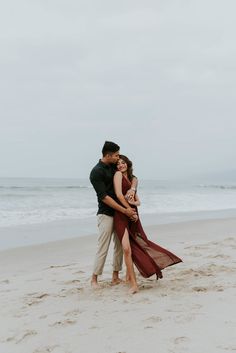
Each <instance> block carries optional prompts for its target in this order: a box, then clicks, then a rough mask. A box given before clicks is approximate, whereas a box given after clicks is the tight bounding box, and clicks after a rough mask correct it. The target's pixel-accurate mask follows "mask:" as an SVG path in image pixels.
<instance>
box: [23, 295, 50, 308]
mask: <svg viewBox="0 0 236 353" xmlns="http://www.w3.org/2000/svg"><path fill="white" fill-rule="evenodd" d="M35 294H37V293H33V294H28V296H30V297H31V296H32V295H33V298H32V299H31V300H30V301H28V302H27V305H29V306H31V305H35V304H39V303H42V301H43V300H42V299H45V298H47V297H49V296H50V295H49V294H48V293H41V294H39V293H38V295H35ZM27 300H28V299H27Z"/></svg>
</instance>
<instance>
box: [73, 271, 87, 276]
mask: <svg viewBox="0 0 236 353" xmlns="http://www.w3.org/2000/svg"><path fill="white" fill-rule="evenodd" d="M83 273H85V272H84V271H76V272H73V275H78V274H83Z"/></svg>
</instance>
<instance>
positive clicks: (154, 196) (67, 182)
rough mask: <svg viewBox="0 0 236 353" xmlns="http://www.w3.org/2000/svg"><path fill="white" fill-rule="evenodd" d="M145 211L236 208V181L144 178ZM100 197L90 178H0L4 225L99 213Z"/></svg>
mask: <svg viewBox="0 0 236 353" xmlns="http://www.w3.org/2000/svg"><path fill="white" fill-rule="evenodd" d="M138 194H139V197H140V200H141V206H140V208H139V211H140V214H142V215H151V214H155V215H157V217H158V215H166V216H168V214H172V213H186V212H199V211H216V210H228V209H236V183H229V182H227V183H226V182H225V183H218V184H216V183H197V182H193V181H191V180H187V181H176V182H174V181H165V180H162V181H161V180H159V181H158V180H139V185H138ZM96 211H97V200H96V195H95V192H94V190H93V187H92V185H91V184H90V182H89V180H86V179H52V178H50V179H49V178H48V179H47V178H0V231H1V227H4V228H6V227H13V226H17V225H28V224H46V223H48V222H51V221H58V220H76V219H77V220H78V219H88V218H91V217H95V215H96Z"/></svg>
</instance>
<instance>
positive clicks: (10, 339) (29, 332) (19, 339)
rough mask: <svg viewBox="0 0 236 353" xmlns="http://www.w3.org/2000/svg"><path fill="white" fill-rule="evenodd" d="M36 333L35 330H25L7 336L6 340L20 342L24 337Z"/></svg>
mask: <svg viewBox="0 0 236 353" xmlns="http://www.w3.org/2000/svg"><path fill="white" fill-rule="evenodd" d="M35 335H37V332H36V331H35V330H27V331H25V332H24V333H23V334H19V335H16V336H12V337H8V338H7V339H6V342H12V341H13V342H15V343H20V342H22V341H23V340H25V339H26V338H29V337H30V336H35Z"/></svg>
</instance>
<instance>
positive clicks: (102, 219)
mask: <svg viewBox="0 0 236 353" xmlns="http://www.w3.org/2000/svg"><path fill="white" fill-rule="evenodd" d="M119 150H120V147H119V146H118V145H117V144H116V143H114V142H110V141H105V143H104V146H103V148H102V159H100V160H99V162H98V163H97V164H96V165H95V167H94V168H93V169H92V171H91V173H90V181H91V183H92V185H93V187H94V189H95V191H96V194H97V199H98V212H97V217H98V229H99V237H98V245H97V252H96V256H95V263H94V269H93V274H92V279H91V285H92V287H93V288H94V289H96V288H99V285H98V276H99V275H101V274H102V272H103V268H104V265H105V261H106V257H107V253H108V249H109V245H110V241H111V237H112V234H113V232H114V229H113V215H114V210H117V211H120V212H122V213H124V214H125V215H126V216H128V217H130V218H131V219H132V220H133V221H135V220H137V213H136V211H135V209H133V208H131V207H130V206H127V208H125V207H124V206H121V205H120V204H119V203H117V201H116V195H115V191H114V187H113V177H114V174H115V172H116V163H117V161H118V159H119ZM136 186H137V179H136V178H134V180H133V182H132V186H131V190H130V192H129V194H130V196H131V197H133V196H134V193H135V190H136ZM127 205H128V204H127ZM113 240H114V254H113V275H112V283H113V284H117V283H119V282H120V279H119V271H120V270H121V267H122V258H123V252H122V246H121V244H120V241H119V239H118V238H117V236H116V234H114V237H113Z"/></svg>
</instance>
